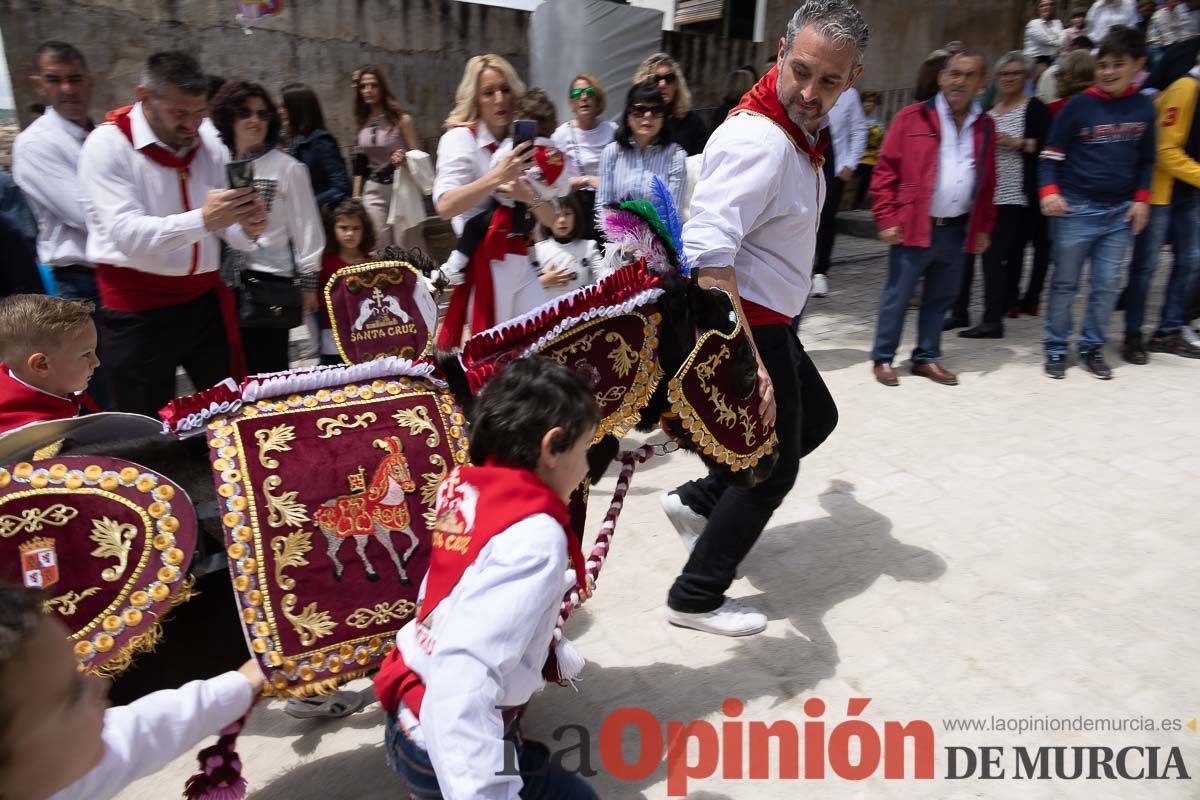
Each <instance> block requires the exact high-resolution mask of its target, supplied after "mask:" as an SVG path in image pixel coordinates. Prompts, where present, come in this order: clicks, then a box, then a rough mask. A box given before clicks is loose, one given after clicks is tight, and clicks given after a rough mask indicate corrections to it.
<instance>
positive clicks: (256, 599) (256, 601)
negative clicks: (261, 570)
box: [246, 589, 263, 606]
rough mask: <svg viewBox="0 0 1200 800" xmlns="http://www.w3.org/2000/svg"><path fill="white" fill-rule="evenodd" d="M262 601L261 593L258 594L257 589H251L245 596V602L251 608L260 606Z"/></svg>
mask: <svg viewBox="0 0 1200 800" xmlns="http://www.w3.org/2000/svg"><path fill="white" fill-rule="evenodd" d="M262 600H263V596H262V592H260V591H259V590H258V589H253V590H251V591H250V593H249V594H247V595H246V602H247V603H249V604H250V605H252V606H261V605H262Z"/></svg>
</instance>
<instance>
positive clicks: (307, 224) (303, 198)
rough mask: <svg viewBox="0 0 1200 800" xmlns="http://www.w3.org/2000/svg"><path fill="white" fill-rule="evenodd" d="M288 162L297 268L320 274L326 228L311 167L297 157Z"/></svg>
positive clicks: (290, 220) (290, 227)
mask: <svg viewBox="0 0 1200 800" xmlns="http://www.w3.org/2000/svg"><path fill="white" fill-rule="evenodd" d="M289 161H290V162H291V163H289V164H288V165H287V172H286V173H285V174H286V175H287V214H288V231H289V235H290V236H291V240H292V252H293V254H294V256H295V259H296V270H297V271H298V272H300V273H301V274H303V275H320V274H321V256H322V254H323V253H324V252H325V229H324V226H323V225H322V223H321V212H320V211H319V210H318V209H317V199H316V197H315V196H314V195H313V190H312V181H311V180H310V179H309V177H308V167H306V166H304V164H302V163H300V162H299V161H297V160H295V159H289Z"/></svg>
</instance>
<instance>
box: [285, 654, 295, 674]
mask: <svg viewBox="0 0 1200 800" xmlns="http://www.w3.org/2000/svg"><path fill="white" fill-rule="evenodd" d="M283 672H284V674H285V675H287V676H288V677H289V678H290V677H291V676H292V675H295V674H296V662H295V661H292V660H291V659H290V658H289V659H287V660H286V661H284V662H283Z"/></svg>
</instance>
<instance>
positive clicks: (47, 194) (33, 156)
mask: <svg viewBox="0 0 1200 800" xmlns="http://www.w3.org/2000/svg"><path fill="white" fill-rule="evenodd" d="M48 133H49V132H48V131H44V130H43V131H42V135H41V136H18V137H17V141H16V142H14V143H13V179H14V180H15V181H16V182H17V185H18V186H20V187H21V191H23V192H24V193H25V194H27V195H28V196H29V197H31V198H33V199H34V200H36V201H37V202H38V204H40V205H41V206H42V207H43V208H45V209H47V210H48V211H49V212H50V214H51V215H52V216H54V217H55V218H56V219H59V220H62V222H63V223H65V224H67V225H70V226H71V227H73V228H77V229H79V230H81V231H86V230H87V218H86V217H85V216H84V213H83V206H82V205H81V204H80V202H79V175H78V172H77V170H76V167H75V159H74V158H72V157H70V156H69V155H68V154H67V153H63V152H62V150H61V148H60V147H59V146H58V145H57V144H56V143H55V142H54V141H53V140H52V139H51V137H50V136H49V135H48Z"/></svg>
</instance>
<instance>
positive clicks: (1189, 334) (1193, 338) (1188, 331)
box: [1179, 325, 1200, 347]
mask: <svg viewBox="0 0 1200 800" xmlns="http://www.w3.org/2000/svg"><path fill="white" fill-rule="evenodd" d="M1179 335H1180V336H1182V337H1183V340H1184V341H1185V342H1187V343H1188V344H1190V345H1191V346H1192V347H1200V334H1198V333H1196V330H1195V329H1194V328H1192V327H1191V326H1190V325H1184V326H1183V327H1182V328H1180V329H1179Z"/></svg>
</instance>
